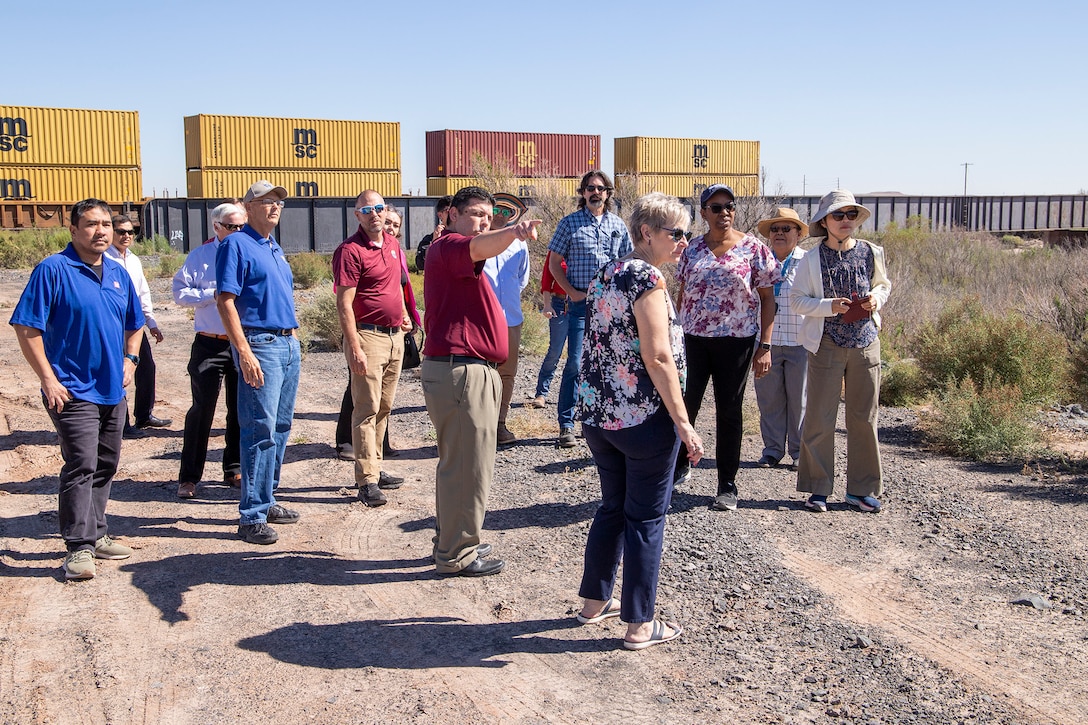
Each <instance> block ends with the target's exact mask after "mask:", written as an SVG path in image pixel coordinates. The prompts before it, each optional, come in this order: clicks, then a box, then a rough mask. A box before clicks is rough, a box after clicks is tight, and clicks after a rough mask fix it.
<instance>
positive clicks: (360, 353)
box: [332, 190, 412, 506]
mask: <svg viewBox="0 0 1088 725" xmlns="http://www.w3.org/2000/svg"><path fill="white" fill-rule="evenodd" d="M385 208H386V207H385V200H384V199H382V197H381V194H379V193H378V192H376V191H373V190H367V191H364V192H363V193H362V194H360V195H359V197H358V198H357V199H356V200H355V218H356V219H358V220H359V228H358V229H357V230H356V232H355V233H354V234H352V235H351V236H350V237H348V238H347V239H345V240H344V241H343V243H341V244H340V246H339V247H337V248H336V251H335V252H334V253H333V255H332V276H333V283H334V284H335V285H336V311H337V313H338V315H339V318H340V329H341V330H342V331H343V333H344V356H345V357H346V358H347V361H348V369H349V370H350V371H351V398H352V404H353V406H354V408H353V410H352V415H351V427H352V432H351V444H352V450H353V451H354V453H355V484H356V485H357V486H358V488H359V500H360V501H362V502H363V503H365V504H366V505H367V506H381V505H383V504H384V503H385V502H386V498H385V494H383V493H382V492H381V489H382V488H398V487H399V486H400V485H401V484H402V483H404V479H403V478H401V477H399V476H393V475H390V474H388V473H386V472H384V471H382V440H383V439H384V438H385V429H386V426H387V425H388V423H389V411H390V410H392V408H393V396H394V395H395V394H396V392H397V379H398V378H399V377H400V364H401V360H402V358H403V357H404V332H405V331H406V330H410V329H412V318H411V317H409V316H408V311H407V309H405V306H404V295H403V294H402V292H401V260H400V255H401V254H402V253H403V252H402V251H401V249H400V245H399V244H398V243H397V240H396V239H395V238H393V237H391V236H390V235H388V234H386V233H385V231H384V225H385Z"/></svg>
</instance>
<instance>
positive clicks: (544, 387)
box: [536, 297, 570, 398]
mask: <svg viewBox="0 0 1088 725" xmlns="http://www.w3.org/2000/svg"><path fill="white" fill-rule="evenodd" d="M558 299H560V300H563V301H565V300H566V298H565V297H560V298H558ZM552 313H553V315H552V317H551V319H550V320H548V354H547V355H545V356H544V362H542V363H540V373H539V374H538V375H537V376H536V397H538V398H543V397H546V396H547V395H548V391H549V390H551V387H552V378H554V377H555V368H556V366H557V365H558V364H559V357H560V356H561V355H562V354H563V345H564V344H565V343H566V342H567V328H568V324H567V323H568V322H569V320H570V318H569V317H568V316H567V309H566V306H565V305H563V304H558V305H557V304H556V297H552Z"/></svg>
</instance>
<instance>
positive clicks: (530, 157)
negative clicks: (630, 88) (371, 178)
mask: <svg viewBox="0 0 1088 725" xmlns="http://www.w3.org/2000/svg"><path fill="white" fill-rule="evenodd" d="M600 149H601V137H600V135H597V136H590V135H586V134H575V133H515V132H511V131H451V130H449V129H446V130H444V131H428V132H427V176H429V177H438V176H476V175H477V174H476V173H475V172H474V170H473V168H472V160H473V158H474V157H475V156H476V154H479V155H480V156H482V157H483V158H484V159H486V160H487V161H488V162H490V163H492V164H496V163H508V164H509V165H510V167H511V169H512V170H513V172H514V176H518V177H541V176H559V177H576V176H577V177H580V176H581V175H582V174H584V173H586V172H587V171H593V170H594V169H597V168H599V167H600V166H599V165H600V163H601V157H600Z"/></svg>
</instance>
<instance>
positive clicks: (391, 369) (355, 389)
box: [351, 330, 404, 487]
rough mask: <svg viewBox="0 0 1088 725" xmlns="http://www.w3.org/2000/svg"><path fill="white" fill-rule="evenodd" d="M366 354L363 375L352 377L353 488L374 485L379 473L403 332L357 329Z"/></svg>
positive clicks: (395, 384) (402, 349) (398, 367)
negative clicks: (389, 332)
mask: <svg viewBox="0 0 1088 725" xmlns="http://www.w3.org/2000/svg"><path fill="white" fill-rule="evenodd" d="M355 334H356V335H358V336H359V344H360V345H362V347H363V353H364V354H365V355H366V361H367V368H366V375H355V374H352V376H351V401H352V405H353V406H354V407H353V409H352V412H351V447H352V449H353V450H354V452H355V485H356V486H360V487H362V486H365V485H366V484H368V483H377V482H378V476H379V475H380V474H381V470H382V440H384V439H385V429H386V427H387V426H388V425H389V412H390V411H391V410H392V409H393V396H394V395H396V393H397V380H399V379H400V364H401V360H402V359H403V357H404V333H403V332H400V331H397V332H396V333H394V334H392V335H387V334H386V333H384V332H377V331H374V330H356V331H355Z"/></svg>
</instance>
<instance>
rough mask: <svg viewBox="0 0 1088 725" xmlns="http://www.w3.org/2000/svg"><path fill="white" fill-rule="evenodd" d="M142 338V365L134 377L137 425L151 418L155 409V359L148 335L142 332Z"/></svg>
mask: <svg viewBox="0 0 1088 725" xmlns="http://www.w3.org/2000/svg"><path fill="white" fill-rule="evenodd" d="M140 337H141V340H140V364H139V365H137V366H136V373H135V375H134V376H133V379H134V381H135V383H136V393H135V396H136V399H135V401H134V404H133V406H132V414H133V415H134V416H135V418H136V423H137V424H139V423H143V422H144V421H145V420H147V419H148V418H150V417H151V410H152V409H153V408H154V407H155V358H154V357H153V356H152V355H151V342H150V341H149V340H148V339H147V333H146V332H144V331H143V330H141V331H140ZM126 415H127V414H126Z"/></svg>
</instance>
